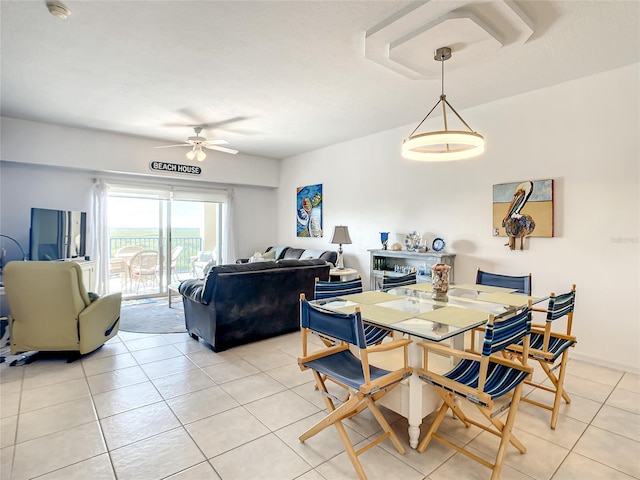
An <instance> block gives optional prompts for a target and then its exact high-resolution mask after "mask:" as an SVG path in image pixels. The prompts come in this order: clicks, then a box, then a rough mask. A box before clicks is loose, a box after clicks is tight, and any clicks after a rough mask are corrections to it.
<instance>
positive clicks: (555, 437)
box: [502, 405, 588, 449]
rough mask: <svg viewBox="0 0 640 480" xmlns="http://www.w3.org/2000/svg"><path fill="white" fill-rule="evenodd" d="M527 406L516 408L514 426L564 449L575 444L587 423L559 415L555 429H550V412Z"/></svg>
mask: <svg viewBox="0 0 640 480" xmlns="http://www.w3.org/2000/svg"><path fill="white" fill-rule="evenodd" d="M527 407H528V408H519V409H518V416H517V417H516V423H515V428H516V429H518V430H521V431H522V430H524V431H525V432H527V433H531V434H533V435H535V436H537V437H539V438H542V439H544V440H546V441H548V442H551V443H552V444H554V445H558V446H561V447H563V448H566V449H570V448H572V447H573V446H574V445H575V444H576V442H577V441H578V439H579V438H580V436H581V435H582V434H583V433H584V431H585V430H586V428H587V426H588V424H587V423H584V422H581V421H579V420H575V419H573V418H571V417H566V416H564V415H560V416H559V417H558V424H557V425H556V429H555V430H552V429H551V427H550V425H549V422H550V420H551V412H549V411H548V410H544V409H541V408H531V407H533V406H532V405H527ZM502 420H503V421H504V420H505V419H504V418H503V419H502Z"/></svg>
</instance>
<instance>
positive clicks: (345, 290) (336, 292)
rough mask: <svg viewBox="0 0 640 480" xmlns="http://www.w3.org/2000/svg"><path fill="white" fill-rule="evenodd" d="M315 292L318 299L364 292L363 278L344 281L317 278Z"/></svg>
mask: <svg viewBox="0 0 640 480" xmlns="http://www.w3.org/2000/svg"><path fill="white" fill-rule="evenodd" d="M314 292H315V299H316V300H323V299H325V298H332V297H339V296H341V295H351V294H354V293H362V278H359V277H358V278H356V279H354V280H346V281H342V282H325V281H322V280H318V279H316V283H315V290H314Z"/></svg>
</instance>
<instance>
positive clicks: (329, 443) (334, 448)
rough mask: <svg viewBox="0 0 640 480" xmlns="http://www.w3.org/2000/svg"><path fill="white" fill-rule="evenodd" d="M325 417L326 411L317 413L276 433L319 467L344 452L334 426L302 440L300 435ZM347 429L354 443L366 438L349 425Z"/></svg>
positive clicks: (306, 459)
mask: <svg viewBox="0 0 640 480" xmlns="http://www.w3.org/2000/svg"><path fill="white" fill-rule="evenodd" d="M324 417H326V415H325V414H324V413H317V414H315V415H313V416H310V417H306V418H304V419H302V420H300V421H298V422H296V423H292V424H291V425H289V426H287V427H284V428H282V429H280V430H278V431H277V432H275V433H276V435H277V436H278V437H279V438H280V439H282V440H283V441H284V442H285V443H286V444H287V445H288V446H289V448H291V449H292V450H293V451H295V452H296V453H297V454H298V455H300V456H301V457H302V458H303V459H304V460H305V461H306V462H307V463H309V464H310V465H312V466H313V467H317V466H319V465H321V464H322V463H324V462H326V461H328V460H330V459H331V458H333V457H335V456H336V455H339V454H340V453H341V452H344V445H343V444H342V441H341V440H340V437H339V436H338V432H337V430H336V429H335V427H333V426H330V427H328V428H325V429H324V430H322V431H321V432H319V433H317V434H316V435H314V436H313V437H311V438H309V439H308V440H306V441H305V442H301V441H300V439H299V437H300V435H302V434H303V433H304V432H306V431H307V430H308V429H309V428H311V427H312V426H313V425H315V424H316V423H317V422H319V421H321V420H322V419H323V418H324ZM346 431H347V435H348V436H349V439H350V440H351V443H352V444H353V445H355V444H357V443H359V442H362V441H363V440H364V437H363V436H362V435H360V434H359V433H357V432H354V431H353V430H351V429H350V428H349V427H346Z"/></svg>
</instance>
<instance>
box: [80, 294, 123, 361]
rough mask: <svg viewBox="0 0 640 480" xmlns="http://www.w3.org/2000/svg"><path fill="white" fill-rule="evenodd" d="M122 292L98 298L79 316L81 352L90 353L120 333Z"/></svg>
mask: <svg viewBox="0 0 640 480" xmlns="http://www.w3.org/2000/svg"><path fill="white" fill-rule="evenodd" d="M121 303H122V293H119V292H118V293H112V294H110V295H105V296H104V297H100V298H98V299H97V300H96V301H95V302H92V303H91V304H90V305H89V306H88V307H87V308H85V309H84V310H83V311H82V312H80V315H79V316H78V323H79V325H78V332H79V336H80V353H82V354H83V353H88V352H91V351H93V350H95V349H96V348H98V347H99V346H101V345H102V344H103V343H104V342H105V341H107V340H108V339H109V338H111V337H113V336H114V335H116V334H117V333H118V328H117V327H118V325H117V324H118V322H119V319H120V304H121Z"/></svg>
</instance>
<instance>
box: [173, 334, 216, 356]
mask: <svg viewBox="0 0 640 480" xmlns="http://www.w3.org/2000/svg"><path fill="white" fill-rule="evenodd" d="M168 341H169V343H171V344H172V345H173V346H174V347H176V348H177V349H178V350H180V351H181V352H182V353H183V354H185V355H187V354H190V353H197V352H204V351H209V352H212V351H213V350H211V349H210V348H209V347H208V346H207V345H206V344H205V343H203V342H198V341H197V340H194V339H193V338H191V337H189V336H187V337H186V338H184V339H183V340H180V341H176V342H172V341H171V339H168Z"/></svg>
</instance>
